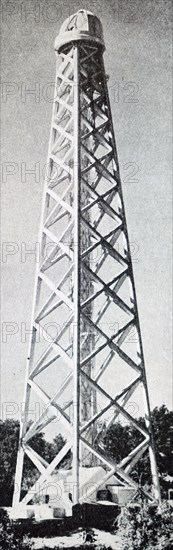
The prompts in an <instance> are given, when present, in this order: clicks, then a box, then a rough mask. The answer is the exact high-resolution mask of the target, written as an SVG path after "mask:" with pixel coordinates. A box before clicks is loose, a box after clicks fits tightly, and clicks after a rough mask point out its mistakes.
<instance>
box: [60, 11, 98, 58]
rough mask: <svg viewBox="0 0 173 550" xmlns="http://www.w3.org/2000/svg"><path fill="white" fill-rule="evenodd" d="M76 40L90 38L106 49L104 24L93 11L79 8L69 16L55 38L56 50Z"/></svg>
mask: <svg viewBox="0 0 173 550" xmlns="http://www.w3.org/2000/svg"><path fill="white" fill-rule="evenodd" d="M76 40H90V41H92V42H96V43H97V44H100V46H102V48H103V49H105V44H104V38H103V29H102V24H101V22H100V20H99V18H98V17H96V15H93V13H92V12H91V11H87V10H79V11H77V12H76V13H74V14H73V15H71V16H70V17H68V18H67V19H66V20H65V21H64V23H63V25H62V26H61V28H60V32H59V34H58V36H57V37H56V40H55V50H56V51H58V52H59V50H60V49H61V47H62V46H64V45H65V44H68V43H69V42H76Z"/></svg>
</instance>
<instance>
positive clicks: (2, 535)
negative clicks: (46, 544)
mask: <svg viewBox="0 0 173 550" xmlns="http://www.w3.org/2000/svg"><path fill="white" fill-rule="evenodd" d="M32 548H33V545H32V544H31V543H30V542H29V540H28V539H27V537H24V536H23V535H22V533H20V531H18V532H17V530H16V529H15V528H14V525H13V524H12V522H11V521H10V519H9V517H8V515H7V512H5V510H2V509H1V510H0V550H31V549H32Z"/></svg>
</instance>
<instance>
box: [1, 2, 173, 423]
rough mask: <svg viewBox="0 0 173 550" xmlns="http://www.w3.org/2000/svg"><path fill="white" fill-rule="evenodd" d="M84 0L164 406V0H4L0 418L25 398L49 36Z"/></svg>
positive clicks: (167, 291)
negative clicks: (100, 39)
mask: <svg viewBox="0 0 173 550" xmlns="http://www.w3.org/2000/svg"><path fill="white" fill-rule="evenodd" d="M81 8H85V9H89V10H91V11H92V12H93V13H94V14H96V15H98V16H99V18H100V20H101V22H102V25H103V32H104V39H105V44H106V52H105V54H104V61H105V69H106V73H107V74H108V75H109V80H108V87H109V94H110V102H111V108H112V115H113V122H114V130H115V138H116V142H117V149H118V156H119V164H120V173H121V179H122V187H123V194H124V201H125V209H126V216H127V224H128V231H129V237H130V243H131V250H132V260H133V267H134V276H135V283H136V292H137V300H138V307H139V315H140V324H141V332H142V339H143V347H144V355H145V362H146V371H147V379H148V386H149V395H150V401H151V408H153V407H155V406H160V405H161V404H162V403H165V404H166V406H167V407H168V408H172V395H173V394H172V362H171V358H172V354H171V332H172V331H171V254H172V247H171V234H172V233H171V217H172V200H171V191H172V184H171V175H172V174H171V92H170V89H171V23H170V10H171V2H169V1H161V0H159V1H158V0H152V1H150V0H145V1H144V2H143V1H142V0H135V1H134V2H128V1H120V0H119V1H118V0H117V1H113V0H108V1H107V2H104V1H102V0H99V1H95V2H94V1H93V2H86V1H85V3H83V4H82V2H81V0H80V2H79V1H77V2H70V3H69V2H67V1H63V2H62V1H61V0H60V1H58V2H56V1H55V2H49V1H40V2H39V1H37V2H35V1H33V0H32V1H31V2H30V1H28V0H27V1H26V0H24V2H21V1H20V0H16V1H15V2H10V3H9V2H5V1H4V0H3V1H2V14H1V19H2V32H3V36H2V54H1V55H2V95H1V98H2V99H1V101H2V144H1V167H2V185H1V236H2V261H1V280H2V297H1V323H2V335H1V357H2V366H1V416H2V418H3V419H5V418H7V417H9V418H11V417H12V416H13V417H14V418H18V417H19V414H20V408H21V402H22V401H23V390H24V379H25V368H26V357H27V353H28V342H29V334H27V330H29V328H30V323H31V311H32V297H33V286H34V276H35V268H36V262H35V256H34V255H33V254H26V252H27V250H29V249H34V246H35V243H36V242H37V241H38V230H39V220H40V214H41V200H42V192H43V180H44V177H43V175H44V166H45V165H46V162H47V151H48V142H49V134H50V125H51V112H52V97H53V83H54V78H55V63H56V59H55V53H54V40H55V37H56V35H57V34H58V32H59V29H60V26H61V24H62V23H63V21H64V19H65V18H66V17H68V16H69V15H70V14H72V13H74V12H75V11H77V10H78V9H81ZM28 91H30V93H27V92H28ZM32 91H35V93H31V92H32ZM35 168H36V174H34V173H31V171H34V169H35ZM27 171H28V172H27ZM29 171H30V173H29Z"/></svg>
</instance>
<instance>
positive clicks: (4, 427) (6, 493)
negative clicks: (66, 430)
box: [0, 419, 71, 506]
mask: <svg viewBox="0 0 173 550" xmlns="http://www.w3.org/2000/svg"><path fill="white" fill-rule="evenodd" d="M18 440H19V422H18V421H16V420H13V419H11V420H5V421H4V422H3V421H2V420H1V421H0V446H1V465H0V493H1V506H11V503H12V496H13V490H14V476H15V468H16V459H17V449H18ZM64 443H65V440H64V438H63V436H62V435H61V434H59V435H57V436H56V437H55V438H54V440H53V441H52V442H51V443H50V442H48V441H46V440H45V438H44V434H43V433H42V432H40V433H38V434H36V435H34V437H32V439H31V440H30V444H31V446H32V448H33V449H34V450H35V451H36V452H37V453H39V454H40V455H41V456H42V457H43V458H44V459H45V460H46V461H47V462H51V460H53V458H54V457H55V456H56V454H57V453H58V452H59V451H60V449H61V448H62V447H63V445H64ZM70 458H71V457H70V453H68V455H67V456H66V457H65V459H64V460H63V461H62V463H61V467H67V466H68V465H69V464H70ZM38 476H39V472H38V470H37V469H36V467H35V466H34V465H33V464H32V462H31V461H30V460H29V458H28V457H27V456H26V457H25V460H24V474H23V483H22V489H23V493H24V492H25V491H26V490H27V489H29V487H31V485H33V484H34V483H35V481H36V480H37V479H38Z"/></svg>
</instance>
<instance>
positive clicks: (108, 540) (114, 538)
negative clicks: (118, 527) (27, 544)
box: [32, 529, 119, 550]
mask: <svg viewBox="0 0 173 550" xmlns="http://www.w3.org/2000/svg"><path fill="white" fill-rule="evenodd" d="M83 532H84V531H83V530H82V529H78V530H77V531H76V533H73V534H69V535H68V536H62V535H61V536H60V537H51V538H47V537H44V538H33V539H32V541H33V542H34V550H42V548H44V549H46V548H47V549H52V548H55V547H58V548H72V547H73V548H78V546H81V544H82V542H83V539H82V534H83ZM93 533H94V539H95V543H96V544H98V547H99V546H100V545H105V546H106V547H109V548H111V549H112V550H118V542H119V541H118V535H113V534H112V533H109V532H105V531H99V530H98V529H93ZM93 542H94V541H93ZM89 546H90V544H89V545H88V547H89Z"/></svg>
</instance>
